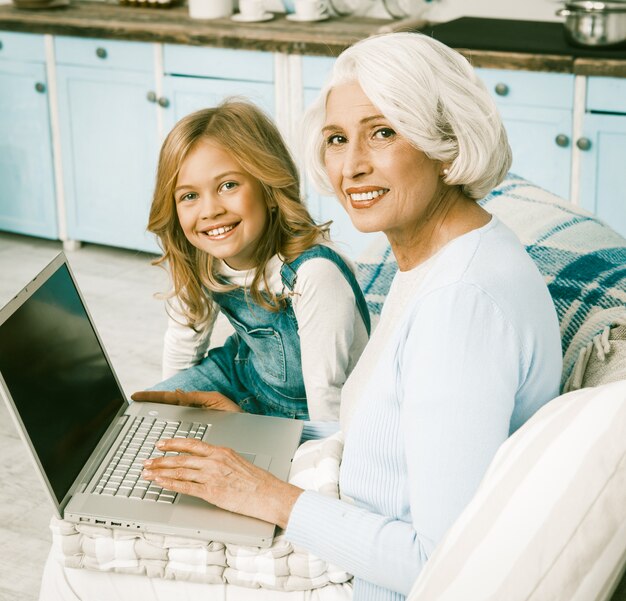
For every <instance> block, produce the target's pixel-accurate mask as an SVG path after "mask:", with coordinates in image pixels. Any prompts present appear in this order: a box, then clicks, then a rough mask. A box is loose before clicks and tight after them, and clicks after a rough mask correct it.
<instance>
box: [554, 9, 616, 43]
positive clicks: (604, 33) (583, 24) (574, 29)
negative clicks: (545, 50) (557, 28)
mask: <svg viewBox="0 0 626 601" xmlns="http://www.w3.org/2000/svg"><path fill="white" fill-rule="evenodd" d="M556 14H557V16H559V17H565V35H566V38H567V39H568V41H569V42H571V43H572V44H574V45H576V46H585V47H593V48H613V47H621V46H626V1H617V0H613V1H612V2H595V1H589V0H570V1H569V2H566V3H565V8H562V9H560V10H558V11H557V12H556Z"/></svg>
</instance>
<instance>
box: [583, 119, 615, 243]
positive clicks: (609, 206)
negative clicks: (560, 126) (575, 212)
mask: <svg viewBox="0 0 626 601" xmlns="http://www.w3.org/2000/svg"><path fill="white" fill-rule="evenodd" d="M583 133H584V138H583V139H582V140H579V141H578V142H579V144H581V146H582V147H583V148H587V150H582V149H581V150H580V151H579V152H580V199H581V204H582V206H583V207H584V208H585V209H587V210H589V211H592V212H593V213H595V214H596V215H597V216H598V217H599V218H600V219H602V220H603V221H606V222H607V223H608V224H609V225H610V226H611V227H612V228H613V229H614V230H616V231H618V232H619V233H620V234H622V236H626V188H625V187H624V173H623V172H622V170H621V167H622V165H623V163H624V157H626V115H601V114H591V113H587V114H586V115H585V118H584V126H583ZM584 139H586V141H587V142H589V143H590V144H587V143H585V141H584Z"/></svg>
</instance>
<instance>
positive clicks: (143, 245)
mask: <svg viewBox="0 0 626 601" xmlns="http://www.w3.org/2000/svg"><path fill="white" fill-rule="evenodd" d="M55 53H56V60H57V80H58V100H59V122H60V132H61V155H62V164H63V184H64V190H65V204H66V214H67V234H68V237H69V238H70V239H73V240H77V241H83V242H93V243H97V244H105V245H111V246H118V247H123V248H129V249H136V250H142V251H147V252H159V251H158V247H157V244H156V241H155V238H154V236H153V235H152V234H150V233H148V232H146V226H147V223H148V215H149V209H150V203H151V199H152V193H153V190H154V182H155V175H156V164H157V157H158V150H159V140H158V133H157V132H158V129H157V105H156V102H155V101H156V94H155V75H154V56H153V47H152V45H151V44H144V43H137V42H119V41H110V40H96V39H77V38H65V37H57V38H55Z"/></svg>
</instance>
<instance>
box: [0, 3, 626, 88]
mask: <svg viewBox="0 0 626 601" xmlns="http://www.w3.org/2000/svg"><path fill="white" fill-rule="evenodd" d="M451 23H453V22H451ZM544 25H546V24H544ZM418 27H419V25H418V24H416V22H415V21H413V22H411V21H410V20H407V21H390V20H386V19H372V18H366V17H343V18H341V17H337V18H331V19H328V20H327V21H320V22H316V23H298V22H294V21H288V20H287V19H285V16H284V15H276V17H275V18H274V19H273V20H271V21H266V22H264V23H236V22H234V21H231V20H230V19H216V20H211V21H200V20H195V19H191V18H190V17H189V13H188V9H187V7H186V6H181V5H178V6H172V7H170V8H161V9H159V8H135V7H128V6H120V5H119V4H117V3H109V2H82V1H80V0H72V2H71V4H70V5H69V6H66V7H59V8H51V9H44V10H25V9H18V8H16V7H15V6H13V5H12V4H8V5H0V30H4V31H20V32H31V33H47V34H55V35H69V36H78V37H90V38H105V39H118V40H135V41H144V42H161V43H173V44H186V45H191V46H215V47H222V48H240V49H248V50H264V51H269V52H284V53H289V54H315V55H322V56H336V55H338V54H339V53H340V52H341V51H342V50H344V49H345V48H347V47H348V46H350V45H351V44H354V43H355V42H356V41H358V40H360V39H363V38H365V37H368V36H370V35H373V34H376V33H378V32H379V31H381V30H416V29H417V28H418ZM432 27H433V26H431V28H432ZM419 28H420V29H421V30H422V31H424V32H425V33H429V27H425V26H424V23H422V24H421V27H419ZM434 29H435V30H437V29H438V27H437V26H434ZM442 41H444V42H446V43H449V42H448V41H447V40H445V39H444V40H442ZM479 44H480V42H479ZM450 45H451V46H453V47H456V48H457V50H459V51H460V52H461V53H462V54H464V55H465V56H466V57H467V58H468V59H469V60H470V61H471V62H472V64H473V65H474V66H476V67H487V68H497V69H519V70H527V71H546V72H553V73H575V74H578V75H600V76H610V77H626V59H623V58H621V56H619V57H618V58H613V57H607V56H598V57H595V56H593V55H592V54H591V53H589V52H587V54H591V55H590V56H577V55H576V52H575V51H574V50H573V51H572V53H571V54H568V53H567V51H565V52H559V53H551V52H545V51H543V52H536V51H519V50H516V51H506V50H498V49H493V48H491V49H490V48H489V47H486V48H481V47H477V45H473V46H472V47H471V48H467V47H464V46H463V45H456V44H454V43H450Z"/></svg>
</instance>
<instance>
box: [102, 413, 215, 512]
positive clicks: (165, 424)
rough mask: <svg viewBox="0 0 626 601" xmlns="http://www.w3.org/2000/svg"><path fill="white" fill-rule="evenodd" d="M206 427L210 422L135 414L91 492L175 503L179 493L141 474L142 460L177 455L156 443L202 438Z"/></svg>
mask: <svg viewBox="0 0 626 601" xmlns="http://www.w3.org/2000/svg"><path fill="white" fill-rule="evenodd" d="M206 429H207V424H200V423H195V422H193V423H191V422H179V421H166V420H163V419H156V418H153V417H136V418H135V419H134V420H133V423H132V425H131V427H130V429H129V430H128V432H127V433H126V436H125V437H124V439H123V440H122V442H121V443H120V445H119V446H118V448H117V450H116V451H115V455H114V456H113V458H112V459H111V462H110V463H109V465H108V466H107V468H106V469H105V470H104V473H103V474H102V476H101V478H100V480H99V482H98V483H97V484H96V486H95V487H94V489H93V491H92V492H93V493H94V494H97V495H109V496H115V497H128V498H130V499H138V500H144V501H154V502H158V503H173V502H174V501H175V500H176V497H177V493H175V492H172V491H171V490H164V489H163V488H161V487H160V486H158V485H157V484H155V483H154V482H148V480H144V479H143V478H142V477H141V472H142V471H143V462H144V461H145V460H146V459H152V458H153V457H163V456H166V457H169V456H171V455H178V453H171V452H169V453H163V452H162V451H159V450H158V449H157V448H156V447H155V446H154V445H155V443H156V442H157V441H158V440H160V439H161V438H196V439H198V440H200V439H201V438H202V436H203V435H204V433H205V432H206Z"/></svg>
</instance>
